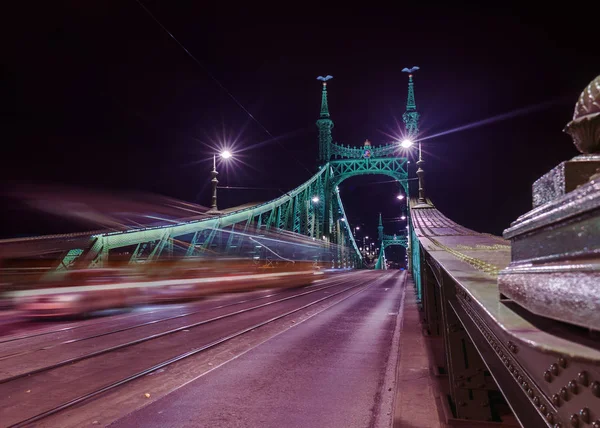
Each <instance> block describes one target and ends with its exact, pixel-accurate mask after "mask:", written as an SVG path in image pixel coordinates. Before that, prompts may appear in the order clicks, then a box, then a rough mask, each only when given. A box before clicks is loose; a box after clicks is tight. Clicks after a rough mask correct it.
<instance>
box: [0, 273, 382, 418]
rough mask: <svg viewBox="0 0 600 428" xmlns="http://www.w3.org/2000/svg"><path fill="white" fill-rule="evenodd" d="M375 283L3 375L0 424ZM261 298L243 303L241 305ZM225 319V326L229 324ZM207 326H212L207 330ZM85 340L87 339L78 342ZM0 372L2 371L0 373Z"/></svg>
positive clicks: (88, 395)
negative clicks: (58, 381)
mask: <svg viewBox="0 0 600 428" xmlns="http://www.w3.org/2000/svg"><path fill="white" fill-rule="evenodd" d="M380 281H381V279H380V280H375V279H370V278H369V277H368V276H363V275H359V277H358V278H356V279H350V280H348V279H345V280H344V279H342V280H341V281H335V282H334V283H333V284H328V285H326V286H319V287H317V286H313V287H311V289H309V290H307V289H306V288H303V289H301V290H299V291H301V292H299V293H295V294H293V295H291V296H286V297H283V298H279V299H276V300H273V301H269V302H266V303H260V304H258V305H252V306H250V307H248V308H243V309H239V310H235V311H231V312H227V313H224V314H222V315H218V316H215V317H212V318H208V319H204V320H201V321H198V322H192V323H189V324H185V325H182V326H179V327H177V328H173V329H169V330H165V331H161V332H158V333H155V334H151V335H148V336H144V337H140V338H137V339H135V340H131V341H129V342H126V343H121V344H119V345H116V346H110V347H105V348H103V349H99V350H98V351H95V352H90V353H86V354H83V355H79V356H76V357H73V358H67V359H64V360H62V361H59V362H57V363H53V364H48V365H46V366H43V367H38V368H35V369H31V370H22V371H21V372H19V373H13V374H12V375H8V376H7V375H5V376H4V377H3V378H1V379H0V394H2V396H5V397H9V398H11V400H10V401H12V402H13V403H12V404H13V405H12V406H11V405H9V403H8V402H5V403H4V405H3V408H2V409H0V419H2V420H3V421H5V422H6V423H7V425H6V426H8V427H23V426H27V425H29V424H32V423H34V422H37V421H40V420H42V419H44V418H46V417H48V416H51V415H54V414H56V413H59V412H61V411H63V410H66V409H68V408H71V407H73V406H75V405H77V404H80V403H82V402H85V401H87V400H90V399H92V398H94V397H96V396H98V395H100V394H103V393H105V392H107V391H110V390H112V389H115V388H117V387H119V386H122V385H124V384H126V383H129V382H132V381H134V380H136V379H139V378H141V377H143V376H146V375H148V374H150V373H152V372H155V371H157V370H160V369H163V368H165V367H167V366H169V365H171V364H174V363H176V362H178V361H181V360H183V359H185V358H188V357H191V356H194V355H198V354H200V353H202V352H203V351H206V350H209V349H212V348H214V347H216V346H218V345H220V344H222V343H224V342H227V341H229V340H231V339H233V338H236V337H239V336H241V335H244V334H247V333H249V332H251V331H253V330H256V329H257V328H260V327H262V326H265V325H267V324H270V323H273V322H275V321H277V320H280V319H283V318H285V317H288V316H290V315H292V314H295V313H298V312H300V311H303V310H306V309H307V308H310V307H311V306H314V305H317V304H319V303H321V302H324V301H326V300H329V299H332V298H334V297H337V296H340V295H342V294H344V293H347V296H344V297H343V298H342V300H344V299H346V298H348V297H350V296H352V295H354V294H356V293H358V292H360V291H362V290H364V289H365V288H367V287H369V286H371V285H373V284H375V283H378V282H380ZM336 288H337V289H336ZM277 294H282V293H277ZM266 297H267V296H262V297H260V298H256V299H247V300H246V302H248V301H249V300H250V301H252V302H254V301H257V300H260V299H264V298H266ZM271 297H272V295H271ZM241 303H242V302H237V303H232V304H228V305H223V306H227V307H229V306H234V305H236V304H241ZM226 320H229V321H230V322H229V324H227V323H226V322H225V321H226ZM217 321H221V323H217ZM217 325H218V328H217V327H216V326H217ZM208 326H213V330H212V331H211V330H210V329H209V328H207V327H208ZM132 328H137V326H136V327H132ZM182 332H186V336H185V337H183V336H181V335H177V333H182ZM99 336H105V335H104V334H103V335H99ZM89 339H91V338H87V339H82V340H89ZM141 356H143V358H140V357H141ZM124 362H125V363H126V364H124ZM0 372H4V371H3V370H1V368H0ZM57 379H60V385H58V384H56V381H57ZM53 382H54V383H53ZM67 385H68V386H67ZM31 391H35V393H34V394H32V393H31ZM40 397H43V398H40Z"/></svg>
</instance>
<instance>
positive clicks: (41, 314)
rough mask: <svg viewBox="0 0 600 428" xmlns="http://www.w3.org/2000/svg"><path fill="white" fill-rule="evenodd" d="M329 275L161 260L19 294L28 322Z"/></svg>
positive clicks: (248, 263) (312, 267)
mask: <svg viewBox="0 0 600 428" xmlns="http://www.w3.org/2000/svg"><path fill="white" fill-rule="evenodd" d="M323 274H324V272H323V270H322V269H321V268H320V266H319V265H318V264H316V263H315V262H313V261H293V262H292V261H280V262H273V263H270V264H262V265H258V264H256V263H253V261H252V260H248V259H228V258H219V259H215V260H211V261H206V260H202V261H194V260H179V261H169V260H167V261H157V262H154V263H150V264H141V265H132V266H127V267H118V268H100V269H84V270H73V271H66V272H65V273H63V274H61V275H60V276H58V277H55V278H53V279H50V280H48V281H45V282H42V283H40V284H38V286H36V287H35V288H32V289H27V290H20V291H13V292H11V293H10V298H11V299H12V300H13V302H14V304H15V307H16V309H17V310H19V311H20V312H21V313H22V314H23V315H24V316H26V317H28V318H48V317H72V316H81V315H88V314H91V313H93V312H97V311H100V310H106V309H116V308H130V307H134V306H138V305H144V304H155V303H164V302H184V301H192V300H196V299H200V298H202V297H205V296H208V295H213V294H219V293H229V292H239V291H248V290H253V289H259V288H283V287H286V288H289V287H299V286H303V285H308V284H311V283H313V282H314V281H315V280H317V279H321V278H322V275H323Z"/></svg>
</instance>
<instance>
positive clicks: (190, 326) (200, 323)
mask: <svg viewBox="0 0 600 428" xmlns="http://www.w3.org/2000/svg"><path fill="white" fill-rule="evenodd" d="M342 283H343V281H340V282H336V283H334V284H331V285H328V286H326V287H321V288H318V289H311V290H309V291H305V292H303V293H299V294H294V295H292V296H288V297H284V298H281V299H278V300H274V301H271V302H267V303H263V304H260V305H257V306H252V307H249V308H245V309H240V310H238V311H234V312H229V313H226V314H223V315H219V316H216V317H212V318H208V319H205V320H202V321H198V322H194V323H191V324H185V325H182V326H180V327H177V328H173V329H169V330H166V331H162V332H159V333H156V334H152V335H149V336H144V337H141V338H138V339H135V340H131V341H129V342H125V343H121V344H119V345H116V346H111V347H107V348H104V349H101V350H98V351H95V352H91V353H88V354H84V355H80V356H77V357H73V358H68V359H65V360H63V361H60V362H58V363H54V364H51V365H48V366H45V367H41V368H39V369H35V370H31V371H26V372H22V373H19V374H16V375H13V376H9V377H5V378H0V385H1V384H4V383H8V382H11V381H13V380H16V379H19V378H22V377H25V376H31V375H34V374H37V373H41V372H44V371H48V370H52V369H55V368H58V367H61V366H65V365H67V364H73V363H76V362H78V361H82V360H85V359H88V358H93V357H96V356H99V355H102V354H106V353H108V352H112V351H116V350H120V349H123V348H127V347H130V346H134V345H137V344H140V343H143V342H147V341H149V340H154V339H159V338H162V337H165V336H168V335H171V334H174V333H179V332H182V331H185V330H189V329H193V328H196V327H200V326H203V325H206V324H209V323H212V322H215V321H219V320H222V319H225V318H229V317H232V316H235V315H239V314H243V313H246V312H250V311H254V310H257V309H260V308H264V307H267V306H270V305H274V304H277V303H281V302H285V301H288V300H292V299H295V298H298V297H302V296H305V295H309V294H313V293H318V292H320V291H323V290H326V289H329V288H332V287H337V286H339V285H340V284H342ZM203 312H204V311H198V312H195V314H196V313H203ZM190 315H191V314H189V315H188V316H190ZM176 318H178V317H176ZM165 321H167V320H165ZM149 325H152V324H149ZM134 328H135V327H132V328H131V329H134ZM127 330H130V329H124V330H123V331H127ZM113 333H118V331H114V332H113ZM108 334H110V333H107V334H101V335H98V337H103V336H106V335H108ZM90 339H92V338H90ZM84 340H87V339H84ZM76 342H77V341H75V342H69V343H76Z"/></svg>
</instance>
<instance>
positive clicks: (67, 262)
mask: <svg viewBox="0 0 600 428" xmlns="http://www.w3.org/2000/svg"><path fill="white" fill-rule="evenodd" d="M81 254H83V250H82V249H80V248H75V249H72V250H69V251H68V252H67V254H66V255H65V257H63V259H62V262H61V263H60V265H59V266H58V268H57V269H56V270H68V269H69V268H70V267H71V265H72V264H73V263H74V262H75V260H77V258H78V257H79V256H80V255H81Z"/></svg>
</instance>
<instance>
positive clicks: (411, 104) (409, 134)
mask: <svg viewBox="0 0 600 428" xmlns="http://www.w3.org/2000/svg"><path fill="white" fill-rule="evenodd" d="M418 69H419V67H412V68H411V69H407V68H405V69H404V70H403V71H406V72H408V73H409V75H408V95H407V97H406V110H405V111H404V114H403V115H402V120H403V121H404V126H405V129H406V138H408V139H409V140H412V141H415V140H417V139H418V137H419V118H420V117H421V116H420V114H419V112H418V111H417V103H416V102H415V85H414V82H413V75H412V73H413V72H414V71H416V70H418ZM424 163H425V162H424V161H423V157H422V155H421V143H420V142H419V159H418V160H417V177H418V178H419V203H421V204H424V203H427V201H426V200H425V189H424V187H423V182H424V177H423V176H424V174H425V172H424V171H423V164H424Z"/></svg>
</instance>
